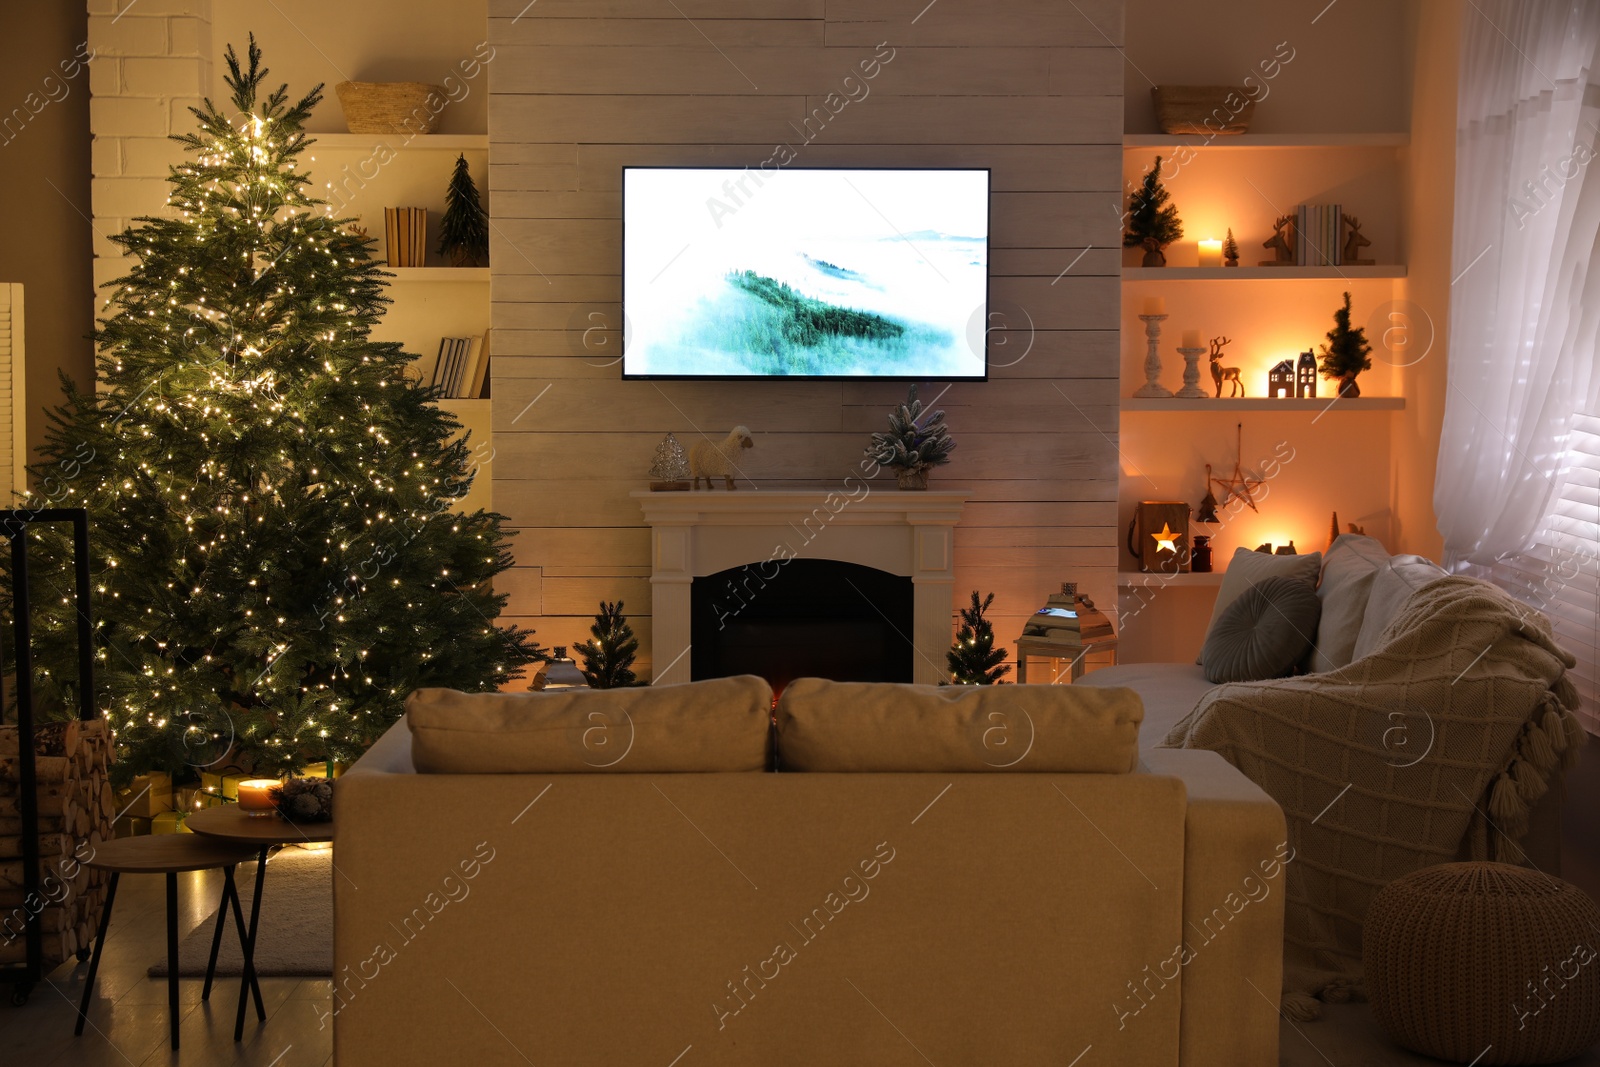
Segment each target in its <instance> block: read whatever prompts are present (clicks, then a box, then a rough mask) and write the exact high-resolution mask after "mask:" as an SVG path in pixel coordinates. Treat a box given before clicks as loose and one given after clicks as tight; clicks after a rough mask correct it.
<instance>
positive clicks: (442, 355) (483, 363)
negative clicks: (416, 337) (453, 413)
mask: <svg viewBox="0 0 1600 1067" xmlns="http://www.w3.org/2000/svg"><path fill="white" fill-rule="evenodd" d="M488 373H489V335H488V333H487V332H485V333H483V334H480V335H479V336H477V337H441V338H440V339H439V351H438V353H437V354H436V355H434V356H433V357H432V358H429V357H427V356H424V357H422V358H421V359H419V360H417V381H418V383H419V384H422V385H426V386H428V387H429V388H430V389H437V390H438V395H439V399H441V400H465V399H468V398H473V397H479V396H482V395H483V392H484V387H485V383H486V382H487V380H488Z"/></svg>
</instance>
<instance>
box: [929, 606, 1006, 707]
mask: <svg viewBox="0 0 1600 1067" xmlns="http://www.w3.org/2000/svg"><path fill="white" fill-rule="evenodd" d="M993 603H994V594H993V593H990V594H989V595H988V596H986V597H984V598H983V599H982V600H979V599H978V591H977V590H976V589H974V590H973V591H972V606H971V607H966V608H962V609H961V625H960V626H959V627H958V628H957V629H956V643H955V644H954V645H951V646H950V651H949V652H947V653H946V654H945V658H946V659H947V660H948V661H949V664H950V684H951V685H995V684H997V683H998V682H999V681H1000V679H1002V678H1004V677H1005V676H1006V675H1008V674H1010V673H1011V665H1010V664H1009V663H1007V662H1006V656H1007V652H1006V650H1005V649H1004V648H995V647H994V624H993V623H991V622H990V621H989V620H988V619H987V618H986V617H985V616H984V613H985V612H986V611H988V610H989V605H990V604H993Z"/></svg>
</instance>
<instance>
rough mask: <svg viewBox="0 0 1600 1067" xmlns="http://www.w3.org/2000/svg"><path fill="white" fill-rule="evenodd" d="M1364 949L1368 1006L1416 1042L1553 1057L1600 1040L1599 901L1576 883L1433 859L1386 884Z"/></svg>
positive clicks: (1465, 1059)
mask: <svg viewBox="0 0 1600 1067" xmlns="http://www.w3.org/2000/svg"><path fill="white" fill-rule="evenodd" d="M1361 947H1362V963H1363V964H1364V966H1365V970H1366V977H1367V996H1368V998H1369V999H1370V1000H1371V1002H1372V1014H1373V1016H1374V1017H1375V1018H1376V1019H1377V1020H1378V1022H1379V1024H1381V1025H1382V1026H1383V1028H1384V1030H1386V1031H1388V1034H1389V1036H1390V1037H1392V1038H1393V1039H1394V1040H1395V1041H1396V1042H1398V1043H1399V1044H1401V1045H1404V1046H1405V1047H1406V1048H1408V1049H1411V1050H1412V1051H1415V1052H1420V1053H1422V1054H1423V1055H1425V1056H1436V1057H1438V1058H1439V1059H1444V1060H1453V1061H1455V1062H1457V1063H1471V1062H1474V1061H1476V1062H1477V1063H1478V1064H1483V1065H1487V1064H1505V1063H1510V1064H1530V1063H1556V1062H1559V1061H1561V1060H1565V1059H1570V1058H1571V1057H1573V1056H1576V1055H1577V1054H1578V1053H1580V1052H1582V1051H1583V1050H1584V1049H1586V1048H1588V1047H1589V1046H1591V1045H1593V1044H1594V1043H1595V1041H1596V1040H1600V957H1597V955H1596V953H1597V952H1600V906H1596V904H1595V902H1594V901H1593V900H1591V899H1590V898H1589V897H1588V896H1587V895H1586V894H1585V893H1584V892H1583V891H1582V890H1580V889H1579V888H1578V887H1577V886H1574V885H1572V884H1571V883H1570V882H1563V881H1562V880H1561V879H1559V878H1552V877H1550V876H1549V875H1547V874H1541V873H1539V872H1538V871H1530V870H1526V869H1524V868H1522V867H1513V866H1510V865H1509V864H1504V863H1445V864H1441V865H1439V866H1437V867H1426V868H1424V869H1422V870H1420V871H1414V872H1412V873H1411V874H1408V875H1405V876H1404V877H1402V878H1397V879H1396V880H1395V881H1393V882H1391V883H1389V884H1388V885H1387V886H1384V887H1383V889H1381V890H1379V892H1378V894H1377V896H1376V897H1374V898H1373V901H1372V906H1371V908H1370V909H1369V910H1368V911H1367V921H1366V928H1365V930H1364V932H1363V934H1362V946H1361ZM1486 1050H1487V1051H1486ZM1479 1057H1481V1058H1479Z"/></svg>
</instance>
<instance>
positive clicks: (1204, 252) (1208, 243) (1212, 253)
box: [1200, 237, 1222, 267]
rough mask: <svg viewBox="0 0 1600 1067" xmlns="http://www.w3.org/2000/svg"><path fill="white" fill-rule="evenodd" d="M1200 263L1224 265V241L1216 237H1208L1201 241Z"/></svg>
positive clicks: (1212, 265) (1215, 265)
mask: <svg viewBox="0 0 1600 1067" xmlns="http://www.w3.org/2000/svg"><path fill="white" fill-rule="evenodd" d="M1200 265H1201V266H1202V267H1220V266H1222V242H1221V241H1220V240H1219V239H1217V238H1215V237H1208V238H1206V239H1205V240H1203V241H1201V242H1200Z"/></svg>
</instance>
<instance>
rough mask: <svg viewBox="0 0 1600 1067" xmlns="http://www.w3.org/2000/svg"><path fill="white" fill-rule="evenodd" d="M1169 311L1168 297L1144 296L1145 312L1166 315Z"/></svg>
mask: <svg viewBox="0 0 1600 1067" xmlns="http://www.w3.org/2000/svg"><path fill="white" fill-rule="evenodd" d="M1166 313H1167V300H1166V297H1161V296H1147V297H1145V298H1144V314H1146V315H1165V314H1166Z"/></svg>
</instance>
